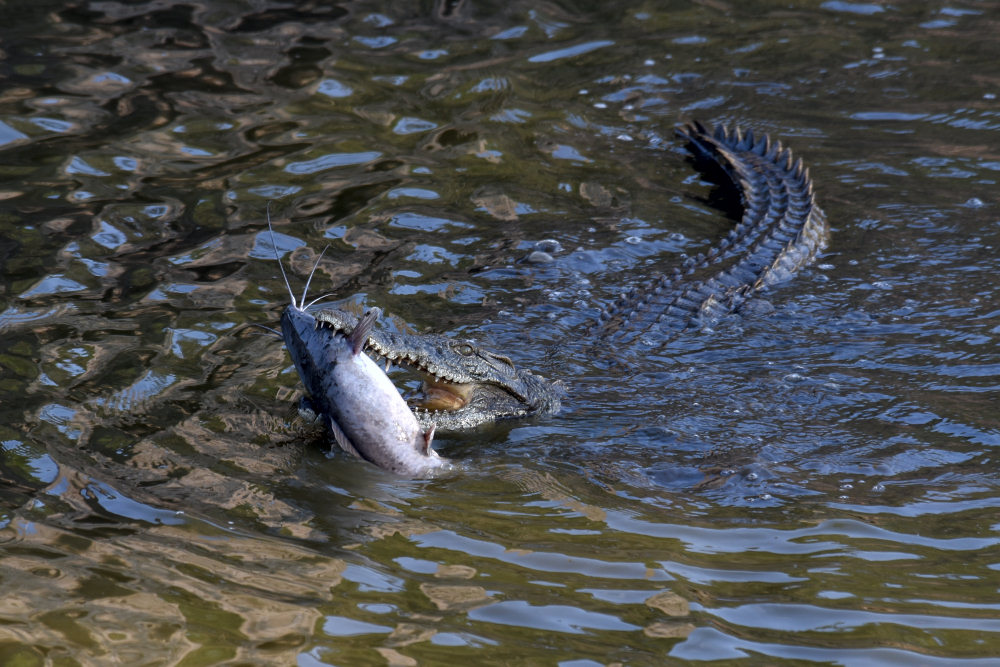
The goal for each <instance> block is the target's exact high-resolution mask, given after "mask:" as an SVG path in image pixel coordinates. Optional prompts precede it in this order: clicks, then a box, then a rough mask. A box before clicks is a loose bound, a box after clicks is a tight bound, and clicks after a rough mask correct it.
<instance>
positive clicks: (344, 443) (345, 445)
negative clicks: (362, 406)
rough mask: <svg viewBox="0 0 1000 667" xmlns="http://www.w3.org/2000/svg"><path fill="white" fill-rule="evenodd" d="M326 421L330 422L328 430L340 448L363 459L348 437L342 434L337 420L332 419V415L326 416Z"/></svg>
mask: <svg viewBox="0 0 1000 667" xmlns="http://www.w3.org/2000/svg"><path fill="white" fill-rule="evenodd" d="M327 422H328V423H329V424H330V432H331V433H333V439H334V440H335V441H336V442H337V444H338V445H340V448H341V449H343V450H344V451H345V452H347V453H348V454H352V455H354V456H356V457H358V458H359V459H363V458H364V457H363V456H361V454H360V453H358V450H357V448H356V447H355V446H354V445H353V444H352V443H351V441H350V439H349V438H348V437H347V436H346V435H344V432H343V431H342V430H340V426H338V425H337V422H335V421H334V420H333V417H327Z"/></svg>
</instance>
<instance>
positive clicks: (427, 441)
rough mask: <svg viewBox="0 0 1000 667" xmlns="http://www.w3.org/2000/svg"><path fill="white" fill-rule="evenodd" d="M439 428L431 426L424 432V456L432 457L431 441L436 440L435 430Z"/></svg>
mask: <svg viewBox="0 0 1000 667" xmlns="http://www.w3.org/2000/svg"><path fill="white" fill-rule="evenodd" d="M435 428H437V426H436V425H434V424H431V425H430V427H429V428H428V429H427V430H426V431H424V454H425V455H430V453H431V440H433V439H434V429H435Z"/></svg>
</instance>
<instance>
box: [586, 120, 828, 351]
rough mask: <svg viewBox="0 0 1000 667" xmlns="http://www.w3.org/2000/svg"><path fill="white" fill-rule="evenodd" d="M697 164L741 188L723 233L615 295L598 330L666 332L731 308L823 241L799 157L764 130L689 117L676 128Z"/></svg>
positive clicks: (621, 334) (630, 334)
mask: <svg viewBox="0 0 1000 667" xmlns="http://www.w3.org/2000/svg"><path fill="white" fill-rule="evenodd" d="M677 134H678V136H679V137H681V138H682V139H685V140H686V141H687V143H688V146H689V148H690V150H691V152H692V156H693V157H694V160H695V164H696V166H698V167H699V168H700V169H702V170H703V171H711V170H713V169H715V170H719V169H721V171H722V172H723V173H724V174H725V175H726V176H727V177H728V179H729V180H730V181H731V182H732V183H733V185H735V186H736V187H737V188H738V189H739V191H740V198H741V204H742V208H743V213H742V217H741V219H740V221H739V222H738V223H737V224H736V225H734V226H733V227H732V228H731V229H730V231H729V233H728V234H726V236H725V237H724V238H723V239H722V240H721V241H719V242H718V243H717V244H716V245H714V246H713V247H712V248H711V249H709V250H708V251H706V252H704V253H699V254H698V255H695V256H692V257H689V258H687V259H686V260H685V261H684V263H683V264H682V265H681V266H680V267H678V268H675V269H674V270H673V271H671V272H669V273H664V274H660V275H658V276H655V277H654V278H653V279H651V280H650V281H649V282H648V283H647V284H646V285H644V286H642V287H638V288H634V289H632V290H630V291H629V292H628V293H626V294H623V295H621V297H619V298H618V299H617V300H616V301H615V302H614V303H613V304H612V305H611V306H610V307H609V308H608V309H607V310H606V311H604V312H603V313H602V314H601V316H600V318H599V320H598V324H597V329H598V332H597V333H598V335H599V336H600V337H601V338H616V339H618V338H620V339H622V340H624V341H629V340H634V339H635V338H637V337H639V336H641V335H644V334H646V333H650V332H653V331H655V332H657V333H658V334H660V335H661V336H662V335H665V336H667V337H668V338H669V337H671V336H672V335H673V334H675V333H676V332H678V331H681V330H683V329H686V328H689V327H692V326H699V325H702V324H706V323H710V322H711V321H713V320H714V319H717V318H718V317H720V316H722V315H724V314H726V313H727V312H730V311H732V310H734V309H736V308H737V307H738V306H739V305H740V304H741V303H742V302H743V301H744V300H746V299H747V298H748V297H749V296H751V295H752V294H753V293H754V292H756V291H757V290H759V289H761V288H763V287H765V286H767V285H770V284H773V283H776V282H779V281H781V280H785V279H787V278H789V277H791V276H792V275H794V273H795V272H796V271H798V270H799V269H800V268H801V267H802V266H803V265H805V264H806V263H808V262H809V261H811V260H812V258H813V257H815V255H816V253H817V252H818V251H819V250H820V249H821V248H823V247H824V246H825V243H826V239H827V234H828V228H827V223H826V217H825V215H824V214H823V211H822V210H821V209H820V207H819V206H818V205H817V204H816V198H815V195H814V193H813V186H812V181H811V180H810V178H809V172H808V170H807V169H806V168H805V167H804V165H803V163H802V161H801V159H798V160H797V159H795V158H794V156H793V155H792V152H791V151H790V150H789V149H787V148H785V147H783V146H782V145H781V142H779V141H772V140H771V138H770V137H768V136H767V135H766V134H760V135H759V136H755V135H754V133H753V132H752V131H751V130H747V131H745V132H744V131H742V130H741V129H740V128H739V127H736V126H733V127H731V128H730V127H726V126H724V125H719V126H716V127H715V128H710V127H707V126H705V125H703V124H701V123H699V122H691V123H688V124H686V125H682V126H680V127H678V128H677Z"/></svg>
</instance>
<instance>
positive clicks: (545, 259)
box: [528, 250, 555, 264]
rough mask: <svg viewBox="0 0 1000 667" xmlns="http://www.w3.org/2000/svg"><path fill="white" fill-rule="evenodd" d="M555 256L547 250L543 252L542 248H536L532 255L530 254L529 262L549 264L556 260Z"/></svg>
mask: <svg viewBox="0 0 1000 667" xmlns="http://www.w3.org/2000/svg"><path fill="white" fill-rule="evenodd" d="M554 261H555V258H554V257H553V256H552V255H550V254H549V253H547V252H542V251H541V250H534V251H532V253H531V254H530V255H528V262H530V263H532V264H548V263H549V262H554Z"/></svg>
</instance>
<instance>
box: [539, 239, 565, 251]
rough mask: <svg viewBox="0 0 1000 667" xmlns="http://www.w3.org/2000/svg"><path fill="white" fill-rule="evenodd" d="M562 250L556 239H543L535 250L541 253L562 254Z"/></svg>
mask: <svg viewBox="0 0 1000 667" xmlns="http://www.w3.org/2000/svg"><path fill="white" fill-rule="evenodd" d="M562 249H563V247H562V244H561V243H559V241H556V240H555V239H542V240H541V241H536V242H535V250H540V251H541V252H549V253H552V252H562Z"/></svg>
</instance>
